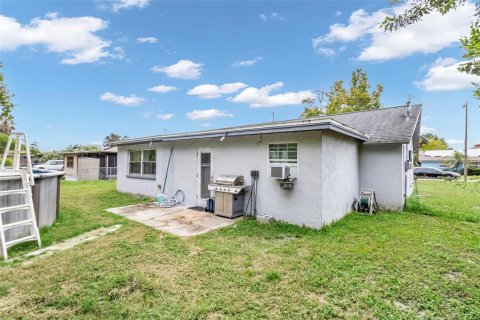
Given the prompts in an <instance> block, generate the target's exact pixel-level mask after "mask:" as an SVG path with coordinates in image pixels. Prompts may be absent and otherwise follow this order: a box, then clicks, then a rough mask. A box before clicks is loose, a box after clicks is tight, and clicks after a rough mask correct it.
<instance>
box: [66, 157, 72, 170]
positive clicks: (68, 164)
mask: <svg viewBox="0 0 480 320" xmlns="http://www.w3.org/2000/svg"><path fill="white" fill-rule="evenodd" d="M67 168H73V157H67Z"/></svg>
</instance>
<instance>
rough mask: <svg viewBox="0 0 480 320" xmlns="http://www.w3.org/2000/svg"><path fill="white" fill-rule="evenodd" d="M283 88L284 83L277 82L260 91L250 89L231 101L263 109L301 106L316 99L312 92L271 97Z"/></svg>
mask: <svg viewBox="0 0 480 320" xmlns="http://www.w3.org/2000/svg"><path fill="white" fill-rule="evenodd" d="M282 87H283V82H276V83H274V84H271V85H267V86H264V87H261V88H260V89H258V88H254V87H249V88H247V89H245V90H243V91H242V92H240V93H239V94H238V95H236V96H235V97H233V98H232V99H230V101H232V102H235V103H247V104H249V105H250V107H252V108H262V107H276V106H285V105H296V104H301V103H302V100H304V99H307V98H314V97H315V94H314V93H313V92H312V91H310V90H305V91H298V92H285V93H279V94H275V95H270V93H271V92H272V91H276V90H279V89H280V88H282Z"/></svg>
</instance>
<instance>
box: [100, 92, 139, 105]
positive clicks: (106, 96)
mask: <svg viewBox="0 0 480 320" xmlns="http://www.w3.org/2000/svg"><path fill="white" fill-rule="evenodd" d="M100 100H102V101H109V102H113V103H116V104H121V105H124V106H130V107H137V106H139V105H141V104H142V103H144V102H145V99H144V98H141V97H137V96H135V95H131V96H128V97H126V96H119V95H116V94H114V93H111V92H105V93H103V94H102V95H101V96H100Z"/></svg>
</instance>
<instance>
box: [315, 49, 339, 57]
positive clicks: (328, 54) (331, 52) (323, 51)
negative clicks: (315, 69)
mask: <svg viewBox="0 0 480 320" xmlns="http://www.w3.org/2000/svg"><path fill="white" fill-rule="evenodd" d="M315 51H316V52H317V53H318V54H321V55H324V56H326V57H331V56H334V55H335V50H333V49H331V48H324V47H318V48H316V49H315Z"/></svg>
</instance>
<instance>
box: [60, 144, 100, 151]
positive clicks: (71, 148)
mask: <svg viewBox="0 0 480 320" xmlns="http://www.w3.org/2000/svg"><path fill="white" fill-rule="evenodd" d="M99 149H100V147H99V146H95V145H88V146H87V145H81V144H71V145H69V146H68V147H66V148H65V152H77V151H96V150H99Z"/></svg>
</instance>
